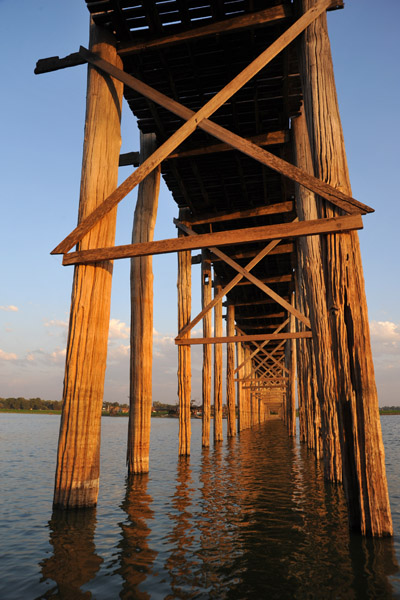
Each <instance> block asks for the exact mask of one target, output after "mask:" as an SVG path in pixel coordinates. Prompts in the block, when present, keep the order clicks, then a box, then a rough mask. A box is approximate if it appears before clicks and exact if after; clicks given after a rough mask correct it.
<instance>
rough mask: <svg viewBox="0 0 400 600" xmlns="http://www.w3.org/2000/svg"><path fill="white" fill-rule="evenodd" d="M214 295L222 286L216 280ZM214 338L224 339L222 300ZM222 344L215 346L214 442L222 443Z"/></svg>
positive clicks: (215, 309) (217, 313)
mask: <svg viewBox="0 0 400 600" xmlns="http://www.w3.org/2000/svg"><path fill="white" fill-rule="evenodd" d="M214 286H215V287H214V295H215V296H217V295H218V294H219V292H220V291H221V286H220V285H219V284H218V283H216V282H215V280H214ZM214 336H215V337H222V300H220V301H219V302H217V304H216V305H215V307H214ZM222 439H223V436H222V344H214V442H220V441H222Z"/></svg>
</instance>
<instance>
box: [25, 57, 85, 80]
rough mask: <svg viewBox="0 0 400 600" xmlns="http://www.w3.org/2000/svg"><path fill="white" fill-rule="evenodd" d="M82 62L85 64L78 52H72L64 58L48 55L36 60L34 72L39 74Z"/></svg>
mask: <svg viewBox="0 0 400 600" xmlns="http://www.w3.org/2000/svg"><path fill="white" fill-rule="evenodd" d="M84 64H86V60H85V59H84V58H82V56H81V55H80V54H79V52H73V53H72V54H68V56H65V57H64V58H60V57H59V56H49V58H40V59H39V60H38V61H37V63H36V67H35V70H34V73H35V75H41V74H42V73H50V72H51V71H59V70H60V69H67V68H68V67H77V66H78V65H84Z"/></svg>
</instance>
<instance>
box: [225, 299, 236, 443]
mask: <svg viewBox="0 0 400 600" xmlns="http://www.w3.org/2000/svg"><path fill="white" fill-rule="evenodd" d="M226 329H227V331H226V335H227V336H233V335H235V307H234V305H233V304H230V303H229V302H228V306H227V320H226ZM234 371H235V343H234V342H229V343H228V344H227V345H226V406H227V410H228V437H233V436H235V435H236V407H235V382H234V377H235V376H234Z"/></svg>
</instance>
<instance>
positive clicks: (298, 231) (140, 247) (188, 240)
mask: <svg viewBox="0 0 400 600" xmlns="http://www.w3.org/2000/svg"><path fill="white" fill-rule="evenodd" d="M362 227H363V224H362V218H361V215H348V216H343V217H332V218H330V219H315V220H312V221H297V222H295V223H280V224H278V225H265V226H262V227H248V228H246V229H229V230H227V231H218V232H216V233H202V234H199V235H189V236H186V237H179V238H170V239H167V240H160V241H156V242H143V243H140V244H127V245H125V246H114V247H111V248H97V249H94V250H81V251H78V252H70V253H69V254H65V255H64V258H63V265H78V264H80V265H84V264H88V263H95V262H100V261H103V260H116V259H120V258H132V257H134V256H150V255H153V254H168V253H170V252H181V251H183V250H200V249H202V248H210V247H211V246H229V245H232V244H244V243H246V242H265V241H268V240H276V239H282V238H289V237H299V236H304V235H319V234H322V233H340V232H342V231H351V230H353V229H362Z"/></svg>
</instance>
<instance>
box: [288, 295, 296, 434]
mask: <svg viewBox="0 0 400 600" xmlns="http://www.w3.org/2000/svg"><path fill="white" fill-rule="evenodd" d="M294 305H295V296H294V294H292V306H294ZM289 319H290V321H289V330H290V332H291V333H294V332H295V330H296V324H295V317H294V315H293V314H292V313H290V316H289ZM288 349H289V381H288V397H287V411H288V412H287V421H288V422H287V425H288V433H289V436H290V437H296V341H295V340H288Z"/></svg>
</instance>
